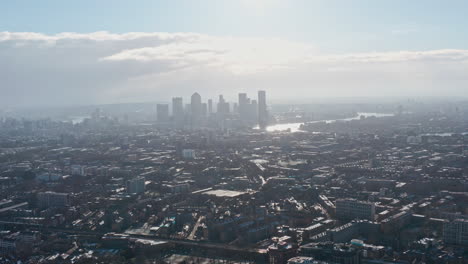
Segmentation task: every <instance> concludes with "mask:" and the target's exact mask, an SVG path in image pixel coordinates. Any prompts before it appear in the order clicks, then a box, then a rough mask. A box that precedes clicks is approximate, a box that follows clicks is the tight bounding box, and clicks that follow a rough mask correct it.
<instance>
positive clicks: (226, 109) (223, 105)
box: [217, 94, 229, 114]
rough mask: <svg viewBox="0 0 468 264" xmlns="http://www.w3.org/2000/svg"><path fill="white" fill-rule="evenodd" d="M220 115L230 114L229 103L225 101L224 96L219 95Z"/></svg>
mask: <svg viewBox="0 0 468 264" xmlns="http://www.w3.org/2000/svg"><path fill="white" fill-rule="evenodd" d="M217 112H218V113H221V114H227V113H229V103H228V102H226V101H225V100H224V97H223V95H222V94H221V95H219V101H218V111H217Z"/></svg>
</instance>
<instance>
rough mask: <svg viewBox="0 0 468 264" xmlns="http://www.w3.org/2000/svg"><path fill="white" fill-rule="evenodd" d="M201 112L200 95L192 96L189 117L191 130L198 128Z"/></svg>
mask: <svg viewBox="0 0 468 264" xmlns="http://www.w3.org/2000/svg"><path fill="white" fill-rule="evenodd" d="M202 111H203V106H202V102H201V96H200V94H198V93H194V94H192V97H191V98H190V117H191V126H192V128H193V127H198V126H200V122H201V120H202Z"/></svg>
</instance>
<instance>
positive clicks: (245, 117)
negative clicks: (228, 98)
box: [238, 93, 258, 126]
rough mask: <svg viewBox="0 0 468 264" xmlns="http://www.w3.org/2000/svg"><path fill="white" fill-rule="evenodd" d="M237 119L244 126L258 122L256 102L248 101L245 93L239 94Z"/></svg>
mask: <svg viewBox="0 0 468 264" xmlns="http://www.w3.org/2000/svg"><path fill="white" fill-rule="evenodd" d="M238 112H239V119H240V120H241V122H242V124H243V125H244V126H253V125H255V124H256V123H257V122H258V105H257V101H256V100H250V98H248V97H247V94H246V93H239V106H238Z"/></svg>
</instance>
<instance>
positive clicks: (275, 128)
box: [266, 112, 393, 132]
mask: <svg viewBox="0 0 468 264" xmlns="http://www.w3.org/2000/svg"><path fill="white" fill-rule="evenodd" d="M361 116H364V117H371V116H374V117H386V116H393V114H388V113H369V112H358V113H357V115H356V116H354V117H348V118H342V119H329V120H317V121H311V122H307V123H319V122H326V123H333V122H336V121H351V120H357V119H360V118H361ZM302 124H304V122H301V123H285V124H276V125H271V126H267V128H266V130H267V131H269V132H273V131H284V130H288V129H290V130H291V132H297V131H300V126H301V125H302Z"/></svg>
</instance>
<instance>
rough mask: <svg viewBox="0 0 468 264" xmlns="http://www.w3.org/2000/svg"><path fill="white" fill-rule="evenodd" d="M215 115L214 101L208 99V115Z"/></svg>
mask: <svg viewBox="0 0 468 264" xmlns="http://www.w3.org/2000/svg"><path fill="white" fill-rule="evenodd" d="M212 113H213V100H212V99H208V115H211V114H212Z"/></svg>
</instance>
